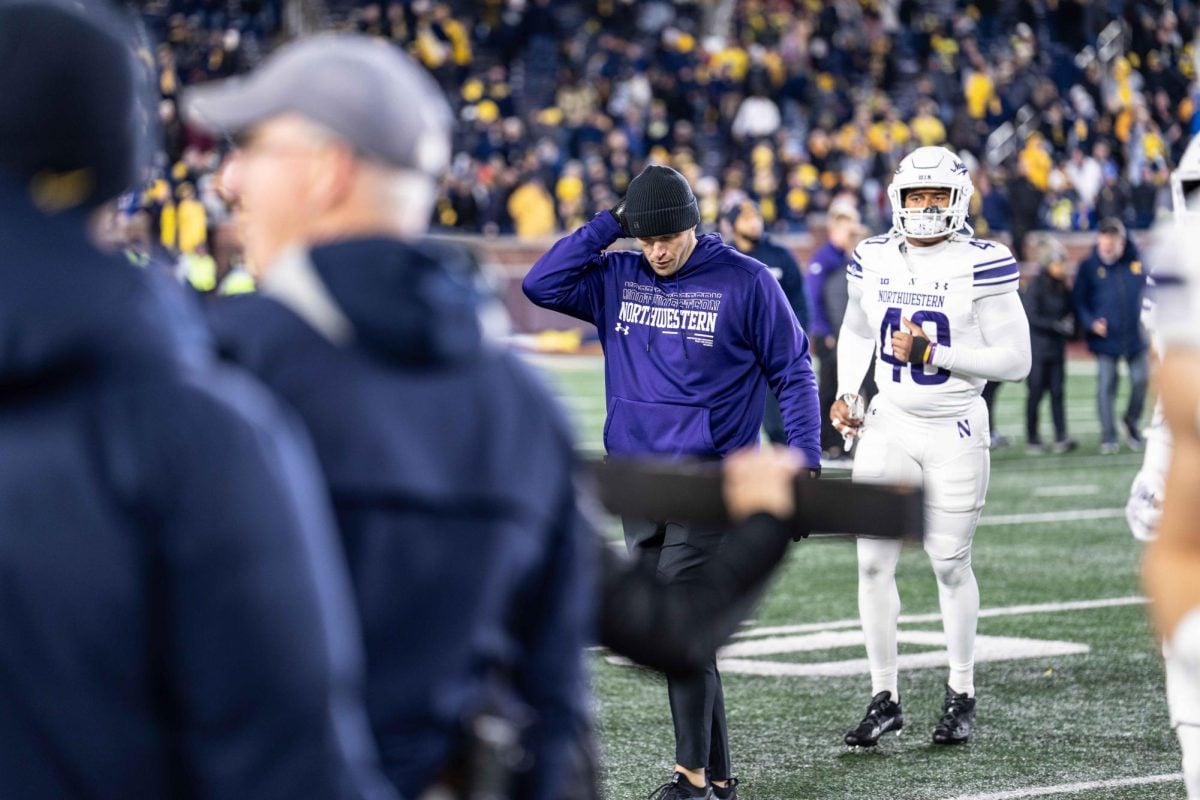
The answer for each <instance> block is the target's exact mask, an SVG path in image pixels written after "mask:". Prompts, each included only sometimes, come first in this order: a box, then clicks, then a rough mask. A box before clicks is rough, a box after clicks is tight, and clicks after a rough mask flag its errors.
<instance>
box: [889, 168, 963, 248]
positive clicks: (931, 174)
mask: <svg viewBox="0 0 1200 800" xmlns="http://www.w3.org/2000/svg"><path fill="white" fill-rule="evenodd" d="M927 187H937V188H943V189H947V190H949V192H950V203H949V205H948V206H947V207H946V208H937V207H930V208H905V207H904V194H905V192H907V191H908V190H909V189H924V188H927ZM973 194H975V187H974V186H973V185H971V174H970V172H969V171H968V170H967V165H966V164H964V163H963V162H962V159H961V158H959V157H958V156H956V155H954V153H952V152H950V151H949V150H947V149H946V148H944V147H918V148H917V149H916V150H914V151H912V152H911V153H909V154H908V155H907V156H905V157H904V159H903V160H902V161H901V162H900V166H898V167H896V174H895V175H894V176H893V177H892V183H891V185H890V186H888V200H890V201H891V203H892V232H893V233H898V234H902V235H904V236H911V237H912V238H914V239H938V238H941V237H943V236H947V235H949V234H951V233H956V232H957V231H959V230H962V229H964V228H965V229H966V231H967V232H968V234H970V233H973V231H972V230H971V227H970V226H969V225H967V211H968V208H969V207H970V204H971V195H973Z"/></svg>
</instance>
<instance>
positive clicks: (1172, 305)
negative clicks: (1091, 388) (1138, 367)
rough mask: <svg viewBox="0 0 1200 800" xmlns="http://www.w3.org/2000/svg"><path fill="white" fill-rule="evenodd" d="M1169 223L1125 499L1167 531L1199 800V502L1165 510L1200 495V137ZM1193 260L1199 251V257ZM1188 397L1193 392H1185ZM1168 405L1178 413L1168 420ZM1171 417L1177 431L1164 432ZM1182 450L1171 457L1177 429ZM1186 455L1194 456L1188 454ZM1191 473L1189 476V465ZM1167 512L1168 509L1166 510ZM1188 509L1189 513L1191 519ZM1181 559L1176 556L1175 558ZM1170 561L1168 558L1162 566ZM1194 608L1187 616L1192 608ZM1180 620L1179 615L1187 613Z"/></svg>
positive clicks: (1139, 528)
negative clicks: (1176, 493)
mask: <svg viewBox="0 0 1200 800" xmlns="http://www.w3.org/2000/svg"><path fill="white" fill-rule="evenodd" d="M1171 201H1172V202H1171V205H1172V212H1173V213H1172V217H1173V219H1172V221H1171V222H1169V223H1167V224H1166V225H1165V226H1161V227H1160V228H1159V230H1158V231H1157V232H1156V233H1157V237H1156V239H1157V240H1158V243H1157V246H1156V247H1155V256H1154V262H1153V263H1154V264H1155V265H1156V266H1155V271H1154V274H1152V275H1151V276H1150V281H1151V283H1150V286H1151V287H1152V288H1151V289H1150V291H1149V292H1148V301H1149V302H1148V305H1147V307H1146V308H1144V310H1143V317H1144V318H1145V319H1146V321H1147V326H1148V327H1149V328H1150V331H1151V337H1152V340H1153V342H1154V348H1155V350H1156V351H1157V353H1158V355H1159V357H1160V358H1164V357H1165V359H1164V363H1163V365H1162V368H1161V374H1160V381H1159V384H1160V385H1159V395H1160V396H1159V401H1158V403H1157V404H1156V406H1155V409H1154V421H1153V422H1152V423H1151V426H1150V429H1149V430H1148V431H1147V432H1146V455H1145V458H1144V459H1143V461H1142V468H1141V469H1140V470H1139V471H1138V474H1137V476H1136V477H1135V478H1134V481H1133V486H1132V487H1131V489H1130V492H1129V502H1128V504H1127V505H1126V506H1125V516H1126V519H1127V520H1128V522H1129V527H1130V530H1131V531H1132V532H1133V535H1134V536H1136V537H1137V538H1138V539H1141V540H1143V541H1147V542H1153V541H1154V540H1155V539H1156V538H1157V536H1158V534H1159V530H1160V527H1161V528H1162V530H1163V535H1164V538H1165V539H1166V540H1167V541H1165V542H1163V543H1161V544H1155V545H1152V546H1151V547H1150V549H1149V551H1148V553H1147V559H1146V584H1147V590H1148V592H1149V593H1150V594H1151V596H1152V597H1153V598H1154V599H1155V601H1156V609H1155V610H1156V614H1155V616H1156V619H1157V621H1158V622H1159V629H1160V630H1161V631H1162V633H1163V634H1164V640H1163V660H1164V662H1165V665H1166V679H1167V707H1168V709H1169V710H1170V713H1171V725H1172V726H1173V727H1174V728H1175V733H1176V735H1177V736H1178V738H1179V745H1180V748H1181V750H1182V751H1183V773H1184V781H1185V783H1186V785H1187V796H1188V800H1200V612H1197V611H1194V610H1191V608H1192V607H1193V606H1194V605H1195V604H1196V603H1197V602H1200V597H1197V596H1196V595H1195V593H1194V592H1193V591H1192V590H1191V588H1190V587H1191V586H1195V585H1196V584H1197V583H1200V581H1198V580H1197V577H1200V555H1198V553H1200V549H1198V548H1200V541H1197V540H1196V539H1195V534H1194V531H1195V530H1196V519H1197V517H1196V516H1195V513H1194V512H1195V510H1196V505H1195V501H1194V500H1192V501H1190V502H1191V505H1190V506H1189V501H1188V500H1187V499H1186V498H1184V499H1182V500H1180V501H1179V502H1178V503H1175V502H1174V499H1173V500H1172V502H1171V503H1168V504H1167V505H1170V506H1173V508H1174V509H1175V510H1176V511H1177V513H1176V514H1175V515H1174V520H1175V524H1174V525H1173V526H1172V525H1170V520H1169V519H1168V518H1167V517H1164V501H1165V490H1166V487H1167V485H1168V484H1169V483H1170V484H1172V485H1174V486H1177V487H1179V486H1182V487H1185V488H1184V492H1185V493H1186V494H1190V495H1193V496H1195V495H1196V489H1197V488H1200V487H1198V486H1197V481H1196V472H1195V471H1194V469H1192V468H1191V467H1188V466H1186V465H1187V464H1189V463H1190V464H1195V463H1196V459H1197V452H1198V450H1200V433H1198V432H1197V430H1196V426H1197V418H1196V398H1197V396H1198V392H1200V371H1197V365H1198V364H1200V357H1198V355H1197V354H1198V353H1200V337H1198V336H1197V335H1196V333H1195V328H1196V315H1197V312H1200V303H1198V302H1196V300H1197V297H1196V288H1197V287H1200V263H1189V262H1188V260H1187V259H1186V258H1181V257H1180V256H1187V255H1189V254H1193V253H1195V250H1196V246H1197V244H1198V243H1200V242H1197V240H1196V234H1195V233H1194V230H1189V226H1192V227H1193V229H1194V226H1195V224H1196V223H1197V221H1200V208H1197V204H1198V203H1200V137H1197V138H1195V139H1193V140H1192V141H1191V142H1190V143H1189V144H1188V148H1187V150H1186V152H1185V153H1184V155H1183V158H1182V159H1180V163H1179V166H1178V167H1177V168H1176V169H1175V171H1174V172H1173V173H1172V174H1171ZM1192 258H1193V259H1194V258H1195V256H1194V255H1193V256H1192ZM1189 398H1190V399H1189ZM1172 410H1173V412H1174V418H1173V419H1172V418H1171V417H1172ZM1168 423H1169V424H1170V427H1171V430H1168ZM1173 431H1174V433H1175V435H1176V436H1177V437H1178V439H1179V442H1180V446H1179V449H1180V450H1181V453H1180V455H1179V457H1178V458H1177V459H1176V460H1175V461H1174V462H1173V461H1172V432H1173ZM1189 459H1190V461H1189ZM1190 469H1191V470H1192V471H1191V472H1190V474H1189V473H1188V472H1187V470H1190ZM1166 513H1167V514H1170V511H1167V512H1166ZM1189 514H1190V516H1189ZM1176 559H1178V561H1177V562H1176ZM1166 562H1171V563H1166ZM1189 611H1190V613H1188V612H1189ZM1184 614H1186V616H1182V619H1183V620H1184V621H1183V622H1180V621H1179V620H1180V619H1181V615H1184Z"/></svg>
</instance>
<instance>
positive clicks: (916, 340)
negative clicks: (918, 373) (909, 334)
mask: <svg viewBox="0 0 1200 800" xmlns="http://www.w3.org/2000/svg"><path fill="white" fill-rule="evenodd" d="M928 349H929V340H928V339H926V338H925V337H923V336H914V337H913V343H912V347H910V348H909V350H908V363H910V364H924V363H925V351H926V350H928Z"/></svg>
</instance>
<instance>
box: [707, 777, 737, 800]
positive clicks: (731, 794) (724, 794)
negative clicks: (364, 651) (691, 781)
mask: <svg viewBox="0 0 1200 800" xmlns="http://www.w3.org/2000/svg"><path fill="white" fill-rule="evenodd" d="M737 785H738V779H737V778H730V779H729V785H728V786H726V787H725V788H721V787H720V786H717V785H716V784H713V785H712V790H713V797H715V798H717V800H739V798H738V793H737Z"/></svg>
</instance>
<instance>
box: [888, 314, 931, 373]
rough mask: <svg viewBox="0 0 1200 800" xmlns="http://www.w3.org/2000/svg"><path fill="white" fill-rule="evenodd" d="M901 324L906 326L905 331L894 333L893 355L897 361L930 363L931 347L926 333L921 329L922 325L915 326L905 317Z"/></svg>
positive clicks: (901, 319)
mask: <svg viewBox="0 0 1200 800" xmlns="http://www.w3.org/2000/svg"><path fill="white" fill-rule="evenodd" d="M900 322H901V324H902V325H904V330H896V331H894V332H893V333H892V355H893V356H895V357H896V360H897V361H903V362H906V363H908V364H927V363H929V356H930V351H929V347H930V345H929V337H928V336H927V335H925V331H924V330H922V329H921V326H920V325H914V324H913V323H912V322H911V321H910V320H908V319H905V318H904V317H901V318H900Z"/></svg>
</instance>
